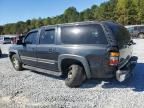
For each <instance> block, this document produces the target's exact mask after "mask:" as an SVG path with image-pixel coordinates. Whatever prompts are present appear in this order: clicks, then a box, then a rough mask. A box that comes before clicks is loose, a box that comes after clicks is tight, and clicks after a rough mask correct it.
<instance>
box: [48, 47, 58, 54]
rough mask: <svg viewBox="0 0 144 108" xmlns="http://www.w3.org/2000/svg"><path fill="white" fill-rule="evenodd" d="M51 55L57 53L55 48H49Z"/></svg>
mask: <svg viewBox="0 0 144 108" xmlns="http://www.w3.org/2000/svg"><path fill="white" fill-rule="evenodd" d="M48 51H49V53H53V52H55V51H56V49H55V48H49V50H48Z"/></svg>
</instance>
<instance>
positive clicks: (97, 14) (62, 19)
mask: <svg viewBox="0 0 144 108" xmlns="http://www.w3.org/2000/svg"><path fill="white" fill-rule="evenodd" d="M143 10H144V0H109V1H107V2H104V3H102V4H101V5H100V6H97V5H93V6H92V7H91V8H88V9H85V10H84V11H82V12H78V11H77V9H76V8H75V7H69V8H68V9H66V10H65V11H64V13H63V14H61V15H58V16H55V17H51V18H50V17H48V18H43V19H42V18H38V19H32V20H27V21H26V22H23V21H19V22H17V23H12V24H6V25H4V26H0V34H21V33H25V32H28V31H29V30H31V29H34V28H39V27H41V26H46V25H53V24H61V23H71V22H77V21H88V20H97V21H101V20H114V21H116V22H118V23H121V24H123V25H128V24H142V23H144V11H143Z"/></svg>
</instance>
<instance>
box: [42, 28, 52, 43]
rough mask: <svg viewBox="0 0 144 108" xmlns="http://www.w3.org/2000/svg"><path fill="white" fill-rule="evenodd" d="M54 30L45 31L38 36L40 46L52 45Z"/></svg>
mask: <svg viewBox="0 0 144 108" xmlns="http://www.w3.org/2000/svg"><path fill="white" fill-rule="evenodd" d="M54 40H55V30H54V29H51V30H45V31H44V32H43V33H42V34H41V36H40V44H54Z"/></svg>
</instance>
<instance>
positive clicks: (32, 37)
mask: <svg viewBox="0 0 144 108" xmlns="http://www.w3.org/2000/svg"><path fill="white" fill-rule="evenodd" d="M37 33H38V32H37V31H36V32H31V33H29V34H28V35H27V37H26V39H25V43H27V44H36V37H37Z"/></svg>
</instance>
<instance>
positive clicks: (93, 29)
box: [61, 24, 107, 44]
mask: <svg viewBox="0 0 144 108" xmlns="http://www.w3.org/2000/svg"><path fill="white" fill-rule="evenodd" d="M61 41H62V43H64V44H107V41H106V37H105V34H104V32H103V29H102V27H101V26H100V25H99V24H91V25H75V26H64V27H62V29H61Z"/></svg>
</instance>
